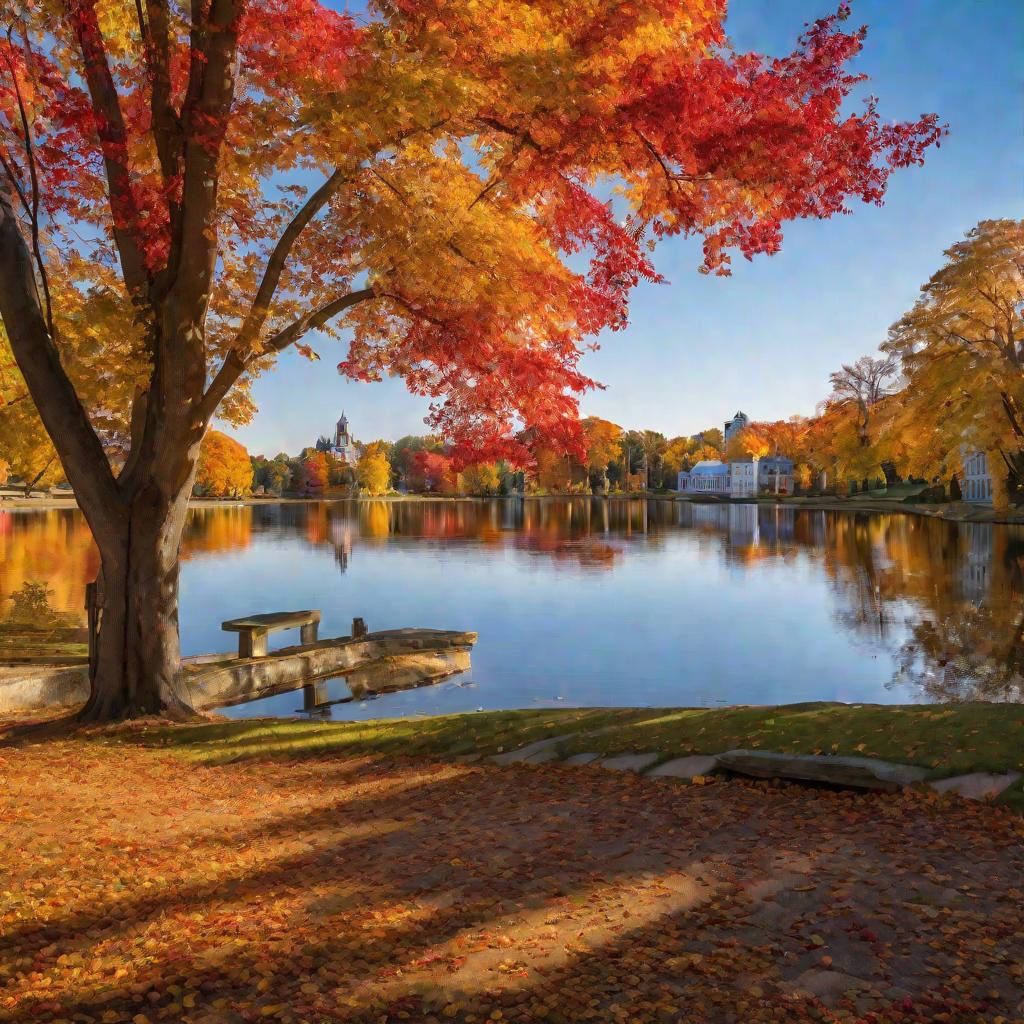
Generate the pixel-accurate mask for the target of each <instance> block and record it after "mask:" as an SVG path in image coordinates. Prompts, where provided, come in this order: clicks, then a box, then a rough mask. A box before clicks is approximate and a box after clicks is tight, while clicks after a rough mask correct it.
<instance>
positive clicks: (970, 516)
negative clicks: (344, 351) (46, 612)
mask: <svg viewBox="0 0 1024 1024" xmlns="http://www.w3.org/2000/svg"><path fill="white" fill-rule="evenodd" d="M495 497H496V498H497V499H498V500H501V501H508V500H512V499H517V500H525V501H545V500H550V499H559V500H564V499H567V498H597V499H605V500H608V501H622V500H624V499H628V500H631V501H635V500H637V499H638V498H645V499H647V500H649V501H686V502H692V503H694V504H707V505H750V504H757V505H785V506H791V507H794V508H802V509H808V510H810V511H827V512H878V513H904V514H906V515H915V516H927V517H928V518H931V519H945V520H948V521H950V522H958V523H997V524H1005V525H1018V526H1021V525H1024V508H1020V509H1011V510H1010V511H1006V512H998V511H996V510H995V509H993V508H990V507H987V506H984V505H972V504H969V503H968V502H964V501H955V502H943V503H923V502H910V501H906V500H899V499H891V498H890V499H887V498H884V497H868V498H858V497H850V498H836V497H829V496H827V495H826V496H817V497H816V496H813V495H811V496H807V497H784V496H780V497H775V496H771V495H768V496H766V495H762V496H760V497H757V498H754V499H750V498H728V497H718V496H710V495H709V496H701V497H697V498H695V497H691V496H689V495H685V494H679V493H676V492H672V491H669V492H667V493H658V492H655V491H634V492H633V493H630V494H608V495H599V494H595V495H586V494H525V495H523V494H506V495H497V496H495ZM483 500H492V499H487V498H483V497H480V496H477V495H470V494H385V495H381V496H380V497H377V498H370V497H367V496H361V497H353V496H350V495H347V494H336V493H327V494H324V495H322V496H320V497H316V496H308V497H303V496H299V495H282V496H281V497H276V496H250V497H246V498H193V499H192V500H191V501H190V502H189V505H190V507H191V508H230V507H232V506H242V505H303V504H315V503H317V502H321V501H389V502H403V501H416V502H436V503H458V502H473V501H483ZM77 507H78V503H77V502H76V501H75V498H74V496H73V495H68V496H67V497H64V496H56V495H45V496H33V497H31V498H26V497H24V496H22V495H0V511H2V510H4V509H38V510H47V509H74V508H77Z"/></svg>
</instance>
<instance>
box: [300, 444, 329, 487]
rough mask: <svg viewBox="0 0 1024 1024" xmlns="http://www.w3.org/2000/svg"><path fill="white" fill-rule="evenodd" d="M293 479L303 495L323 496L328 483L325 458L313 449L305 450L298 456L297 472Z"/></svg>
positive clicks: (321, 453)
mask: <svg viewBox="0 0 1024 1024" xmlns="http://www.w3.org/2000/svg"><path fill="white" fill-rule="evenodd" d="M293 479H294V480H295V483H296V484H297V486H298V489H299V490H300V491H301V492H302V493H303V494H323V492H324V490H325V489H326V487H327V485H328V483H329V482H330V481H329V478H328V468H327V456H326V455H325V454H324V453H323V452H321V451H317V450H316V449H315V448H307V449H305V451H304V452H303V453H302V455H300V456H299V462H298V472H297V473H293Z"/></svg>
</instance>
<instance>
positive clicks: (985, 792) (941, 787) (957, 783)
mask: <svg viewBox="0 0 1024 1024" xmlns="http://www.w3.org/2000/svg"><path fill="white" fill-rule="evenodd" d="M1020 777H1021V773H1020V772H1006V773H1005V774H1003V775H994V774H992V773H991V772H971V773H970V774H969V775H954V776H953V777H952V778H950V779H936V781H935V782H930V783H928V785H930V786H931V787H932V789H934V790H936V791H938V792H939V793H959V794H960V796H962V797H964V798H965V799H967V800H991V799H992V798H993V797H996V796H999V794H1000V793H1002V791H1003V790H1004V789H1007V788H1008V787H1010V786H1012V785H1013V784H1014V783H1015V782H1016V781H1017V780H1018V779H1019V778H1020Z"/></svg>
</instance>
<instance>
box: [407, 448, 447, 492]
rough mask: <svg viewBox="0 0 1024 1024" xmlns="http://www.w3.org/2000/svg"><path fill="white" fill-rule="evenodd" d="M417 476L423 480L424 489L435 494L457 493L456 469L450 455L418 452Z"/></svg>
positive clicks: (425, 451) (416, 457)
mask: <svg viewBox="0 0 1024 1024" xmlns="http://www.w3.org/2000/svg"><path fill="white" fill-rule="evenodd" d="M414 461H415V464H416V470H417V474H418V475H419V476H420V477H421V479H422V480H423V489H424V490H426V491H430V492H432V493H435V494H451V493H453V492H454V491H455V469H454V467H453V465H452V459H451V456H450V455H446V454H445V453H444V452H437V451H427V450H425V449H423V450H420V451H418V452H416V454H415V456H414Z"/></svg>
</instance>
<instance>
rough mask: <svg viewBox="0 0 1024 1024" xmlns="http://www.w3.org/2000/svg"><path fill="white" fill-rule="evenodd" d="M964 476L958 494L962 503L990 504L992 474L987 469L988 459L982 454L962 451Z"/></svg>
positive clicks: (967, 450) (973, 451)
mask: <svg viewBox="0 0 1024 1024" xmlns="http://www.w3.org/2000/svg"><path fill="white" fill-rule="evenodd" d="M963 464H964V476H963V482H962V483H961V484H960V493H961V494H962V495H963V499H964V501H973V502H975V503H976V504H979V505H991V504H992V474H991V473H990V472H989V468H988V458H987V457H986V455H985V453H984V452H979V451H977V450H972V449H964V451H963Z"/></svg>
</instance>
